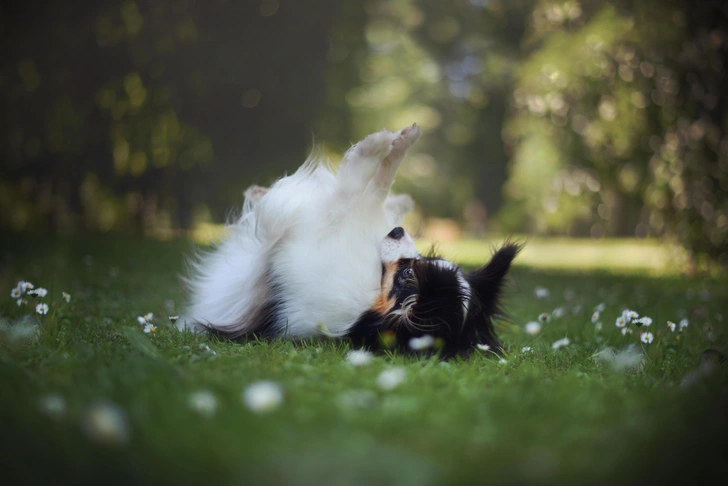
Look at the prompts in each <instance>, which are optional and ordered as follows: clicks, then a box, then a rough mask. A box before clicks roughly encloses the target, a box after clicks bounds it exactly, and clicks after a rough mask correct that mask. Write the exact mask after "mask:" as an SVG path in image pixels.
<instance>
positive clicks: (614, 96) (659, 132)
mask: <svg viewBox="0 0 728 486" xmlns="http://www.w3.org/2000/svg"><path fill="white" fill-rule="evenodd" d="M529 43H530V44H531V45H534V46H536V48H535V49H534V50H533V53H532V54H531V55H530V56H529V57H528V59H527V60H526V61H525V62H524V63H523V65H522V66H521V68H520V69H519V74H518V82H517V86H516V89H515V90H514V94H513V98H512V99H513V114H512V117H511V119H510V121H509V124H508V125H507V129H506V131H505V135H506V140H507V141H508V143H509V144H511V146H512V147H513V150H514V157H513V161H512V164H511V169H510V173H511V176H510V179H509V182H508V184H507V190H506V194H507V196H508V198H509V203H508V205H507V207H506V208H504V211H503V213H502V214H501V220H502V221H504V222H506V223H509V224H511V225H512V226H511V227H512V228H514V229H518V228H523V227H528V228H531V229H534V230H536V231H541V232H561V231H567V232H568V233H569V234H591V235H592V236H601V235H616V236H622V235H635V234H636V235H637V236H640V237H643V236H647V235H649V234H653V235H657V236H664V237H674V238H676V239H678V240H679V241H680V242H681V243H683V244H684V245H685V246H687V247H688V248H689V249H691V250H692V251H693V253H694V254H695V255H696V256H700V255H708V256H712V257H718V258H720V259H722V260H723V262H727V261H728V253H727V252H728V236H727V235H728V232H727V231H726V230H728V198H727V197H726V191H727V190H728V149H727V148H728V139H726V136H725V133H726V122H727V121H728V120H727V115H728V113H726V104H725V100H726V99H728V98H727V97H726V95H728V92H726V90H727V89H728V82H727V80H726V76H725V73H726V64H727V62H728V10H727V9H726V6H725V4H724V3H723V2H717V1H706V2H698V3H695V2H690V3H688V2H685V1H673V2H666V1H659V2H658V1H651V0H643V1H638V2H615V3H613V4H604V3H603V2H599V1H584V2H580V3H578V2H573V1H567V2H563V1H541V2H537V3H536V4H535V7H534V10H533V13H532V15H531V24H530V30H529Z"/></svg>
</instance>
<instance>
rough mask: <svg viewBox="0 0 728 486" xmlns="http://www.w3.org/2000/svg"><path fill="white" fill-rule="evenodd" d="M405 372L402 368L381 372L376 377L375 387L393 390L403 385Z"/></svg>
mask: <svg viewBox="0 0 728 486" xmlns="http://www.w3.org/2000/svg"><path fill="white" fill-rule="evenodd" d="M406 378H407V372H406V371H405V369H404V368H390V369H388V370H384V371H382V372H381V373H380V374H379V376H378V377H377V385H378V386H379V388H381V389H382V390H393V389H395V388H397V387H398V386H399V385H401V384H402V383H404V381H405V379H406Z"/></svg>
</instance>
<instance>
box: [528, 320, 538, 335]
mask: <svg viewBox="0 0 728 486" xmlns="http://www.w3.org/2000/svg"><path fill="white" fill-rule="evenodd" d="M540 332H541V323H540V322H536V321H531V322H529V323H528V324H526V333H527V334H530V335H531V336H535V335H536V334H538V333H540Z"/></svg>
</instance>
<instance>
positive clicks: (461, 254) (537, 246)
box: [416, 236, 687, 275]
mask: <svg viewBox="0 0 728 486" xmlns="http://www.w3.org/2000/svg"><path fill="white" fill-rule="evenodd" d="M512 239H515V240H516V241H521V242H523V243H524V247H523V250H522V251H521V253H520V254H519V255H518V257H517V258H516V260H515V264H516V265H525V266H530V267H534V268H544V269H559V268H560V269H570V270H607V271H610V272H618V273H624V272H648V273H652V274H673V275H674V274H679V273H681V272H683V271H684V270H685V266H686V264H687V257H686V255H685V253H684V252H683V251H682V250H680V249H679V248H676V247H674V246H672V245H668V244H661V243H660V242H658V241H655V240H644V239H643V240H639V239H633V238H625V239H600V240H594V239H576V238H544V237H528V236H523V237H519V236H516V237H512ZM503 240H505V238H498V237H491V238H489V239H486V240H475V239H463V240H457V241H443V242H436V241H431V240H419V241H417V242H416V243H417V247H418V248H419V249H420V251H422V252H424V251H427V250H428V249H429V248H430V247H431V246H432V245H433V244H434V245H435V246H436V248H437V249H438V250H439V251H440V252H441V253H442V254H443V255H444V256H445V257H446V258H448V259H451V260H454V261H456V262H458V263H460V264H462V265H464V266H467V267H475V266H479V265H482V264H483V263H484V262H486V261H488V260H489V259H490V255H491V253H492V251H493V248H495V247H497V246H498V245H499V244H501V242H502V241H503Z"/></svg>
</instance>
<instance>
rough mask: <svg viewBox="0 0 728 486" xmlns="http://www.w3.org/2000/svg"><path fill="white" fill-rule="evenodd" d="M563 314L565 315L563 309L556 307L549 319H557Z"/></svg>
mask: <svg viewBox="0 0 728 486" xmlns="http://www.w3.org/2000/svg"><path fill="white" fill-rule="evenodd" d="M565 313H566V311H565V310H564V308H563V307H557V308H556V309H554V310H553V312H551V317H553V318H554V319H559V318H561V317H564V314H565Z"/></svg>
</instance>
